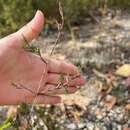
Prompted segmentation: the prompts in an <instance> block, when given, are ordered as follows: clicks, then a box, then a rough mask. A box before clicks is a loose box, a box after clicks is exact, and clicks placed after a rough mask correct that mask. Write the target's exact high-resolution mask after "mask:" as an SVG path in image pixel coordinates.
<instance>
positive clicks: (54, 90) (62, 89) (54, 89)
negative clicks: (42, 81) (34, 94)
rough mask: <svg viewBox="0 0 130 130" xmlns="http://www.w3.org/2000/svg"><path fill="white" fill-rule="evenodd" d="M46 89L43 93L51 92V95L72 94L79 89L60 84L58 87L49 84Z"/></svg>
mask: <svg viewBox="0 0 130 130" xmlns="http://www.w3.org/2000/svg"><path fill="white" fill-rule="evenodd" d="M45 88H46V89H45V90H43V91H42V92H41V93H45V94H49V95H57V94H66V93H67V94H71V93H75V92H76V91H77V88H76V87H72V86H71V87H67V86H59V88H57V86H56V85H52V84H47V85H46V86H45Z"/></svg>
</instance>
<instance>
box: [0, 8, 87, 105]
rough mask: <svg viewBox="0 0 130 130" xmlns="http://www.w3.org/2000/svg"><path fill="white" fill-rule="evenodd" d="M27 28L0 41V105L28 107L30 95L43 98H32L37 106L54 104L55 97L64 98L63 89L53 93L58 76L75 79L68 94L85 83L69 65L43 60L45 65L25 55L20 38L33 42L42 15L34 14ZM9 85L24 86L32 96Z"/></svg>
mask: <svg viewBox="0 0 130 130" xmlns="http://www.w3.org/2000/svg"><path fill="white" fill-rule="evenodd" d="M27 25H28V26H27ZM27 25H26V26H24V27H23V28H22V29H20V30H19V31H18V32H16V33H14V34H12V35H9V36H7V37H5V38H3V39H1V40H0V49H1V52H0V83H1V86H0V87H1V88H0V89H1V92H0V99H1V100H0V104H20V103H22V102H25V103H32V102H33V100H34V93H37V92H39V91H40V93H42V92H43V93H44V95H38V96H37V97H36V101H37V103H44V104H46V103H58V102H60V97H59V96H55V95H57V94H64V89H63V88H60V89H58V90H57V89H55V88H56V86H57V85H58V84H59V78H60V75H61V74H64V75H65V76H66V75H77V74H78V75H79V77H78V78H76V79H74V80H73V82H71V83H69V84H68V92H69V93H73V92H75V91H76V90H77V89H76V86H77V85H82V84H84V83H85V80H84V78H83V77H82V76H81V75H80V74H79V71H78V69H77V67H75V66H74V65H72V64H68V63H66V62H64V61H57V60H54V59H46V60H47V64H45V63H44V62H43V61H42V60H41V57H39V56H38V55H35V54H32V53H30V52H27V51H25V50H24V49H23V43H24V42H25V41H24V40H23V37H22V34H24V35H25V36H26V38H27V39H28V41H31V40H32V39H34V38H35V37H36V36H37V35H38V33H39V32H40V31H41V30H42V26H43V14H42V13H41V12H40V11H38V12H37V13H36V16H35V17H34V19H33V20H32V21H31V22H30V23H28V24H27ZM30 28H31V29H30ZM41 78H42V80H41ZM12 81H13V82H15V83H17V84H18V85H24V86H25V87H26V88H29V89H30V90H31V91H33V92H34V93H32V92H30V91H27V90H26V89H16V88H15V87H13V86H12V85H11V82H12ZM39 83H40V85H39ZM39 88H40V89H39ZM48 90H51V92H48Z"/></svg>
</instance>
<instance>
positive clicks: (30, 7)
mask: <svg viewBox="0 0 130 130" xmlns="http://www.w3.org/2000/svg"><path fill="white" fill-rule="evenodd" d="M61 2H62V5H63V8H64V13H65V21H66V23H67V22H69V23H75V22H80V21H83V18H84V17H85V16H86V14H87V12H88V10H89V9H90V8H91V7H102V6H103V5H104V4H105V3H106V4H107V5H108V6H109V7H111V6H126V5H130V1H129V0H61ZM37 9H41V10H42V11H43V12H44V14H45V17H46V19H47V20H48V21H49V23H51V22H52V23H53V19H54V18H56V19H58V18H59V12H58V3H57V0H0V36H4V35H7V34H9V33H11V32H14V31H16V30H17V29H18V28H20V27H21V26H23V25H24V24H25V23H26V22H27V21H29V20H30V19H31V18H32V16H33V15H34V13H35V11H36V10H37Z"/></svg>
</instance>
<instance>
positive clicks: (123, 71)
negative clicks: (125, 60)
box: [116, 64, 130, 77]
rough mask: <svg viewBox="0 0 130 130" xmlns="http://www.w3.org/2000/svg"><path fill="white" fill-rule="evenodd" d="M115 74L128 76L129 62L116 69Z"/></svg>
mask: <svg viewBox="0 0 130 130" xmlns="http://www.w3.org/2000/svg"><path fill="white" fill-rule="evenodd" d="M116 74H117V75H120V76H123V77H128V76H130V64H124V65H122V66H121V67H119V68H118V70H117V71H116Z"/></svg>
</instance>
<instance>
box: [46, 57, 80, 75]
mask: <svg viewBox="0 0 130 130" xmlns="http://www.w3.org/2000/svg"><path fill="white" fill-rule="evenodd" d="M48 72H51V73H58V74H59V73H61V74H69V75H78V74H79V75H80V72H79V70H78V68H77V67H76V66H75V65H73V64H71V63H67V62H65V61H60V60H54V59H52V60H49V61H48Z"/></svg>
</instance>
